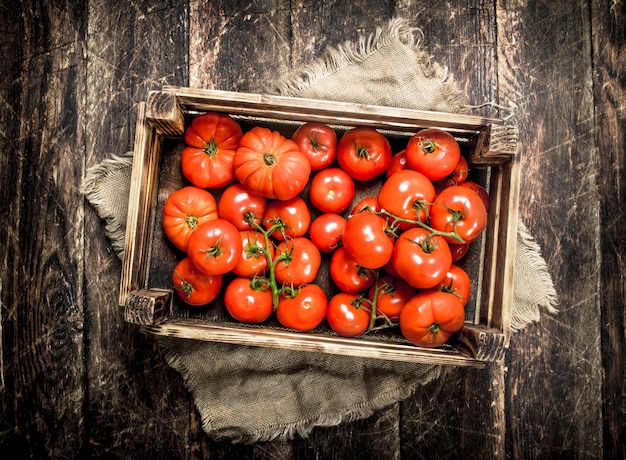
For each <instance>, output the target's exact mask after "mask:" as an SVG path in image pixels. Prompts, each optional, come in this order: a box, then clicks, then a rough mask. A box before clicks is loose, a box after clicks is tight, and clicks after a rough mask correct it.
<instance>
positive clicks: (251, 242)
mask: <svg viewBox="0 0 626 460" xmlns="http://www.w3.org/2000/svg"><path fill="white" fill-rule="evenodd" d="M239 235H240V236H241V249H242V250H241V258H240V259H239V262H238V263H237V265H236V266H235V268H233V273H234V274H236V275H239V276H242V277H244V278H250V277H252V276H255V275H260V274H262V273H263V272H265V270H266V269H267V253H269V255H270V259H273V257H274V247H273V246H272V245H269V247H267V248H266V247H265V239H264V238H263V235H262V234H260V233H258V232H255V231H254V230H243V231H240V232H239Z"/></svg>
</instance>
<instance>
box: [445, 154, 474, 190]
mask: <svg viewBox="0 0 626 460" xmlns="http://www.w3.org/2000/svg"><path fill="white" fill-rule="evenodd" d="M468 175H469V165H468V164H467V160H466V159H465V157H464V156H463V155H461V156H459V161H458V163H457V164H456V166H455V167H454V169H453V170H452V172H451V173H450V175H449V176H448V177H446V178H445V179H444V182H443V187H450V186H451V185H461V184H462V183H463V182H465V181H466V180H467V176H468Z"/></svg>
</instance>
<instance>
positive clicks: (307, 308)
mask: <svg viewBox="0 0 626 460" xmlns="http://www.w3.org/2000/svg"><path fill="white" fill-rule="evenodd" d="M327 309H328V299H327V297H326V294H325V293H324V291H323V290H322V288H321V287H319V286H318V285H317V284H307V285H304V286H301V287H299V288H296V289H294V290H292V291H291V292H284V293H283V294H281V296H280V299H279V301H278V307H277V308H276V318H277V319H278V322H279V323H280V324H282V325H283V326H284V327H287V328H290V329H295V330H297V331H310V330H311V329H315V328H316V327H317V326H319V325H320V323H321V322H322V321H323V320H324V318H325V317H326V310H327Z"/></svg>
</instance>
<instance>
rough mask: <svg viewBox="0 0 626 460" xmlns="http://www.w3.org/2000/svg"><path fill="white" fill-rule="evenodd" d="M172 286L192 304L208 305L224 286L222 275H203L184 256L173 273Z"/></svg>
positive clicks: (182, 297)
mask: <svg viewBox="0 0 626 460" xmlns="http://www.w3.org/2000/svg"><path fill="white" fill-rule="evenodd" d="M172 286H173V287H174V290H175V291H176V294H178V297H180V299H181V300H182V301H183V302H185V303H187V304H189V305H192V306H201V305H206V304H208V303H210V302H212V301H213V300H215V298H216V297H217V295H218V294H219V292H220V289H221V287H222V276H221V275H203V274H202V273H200V272H199V271H198V270H196V268H195V267H194V266H193V264H192V263H191V260H189V257H184V258H183V259H181V260H180V262H178V263H177V264H176V267H175V268H174V272H173V273H172Z"/></svg>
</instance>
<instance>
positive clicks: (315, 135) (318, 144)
mask: <svg viewBox="0 0 626 460" xmlns="http://www.w3.org/2000/svg"><path fill="white" fill-rule="evenodd" d="M307 137H308V139H309V143H310V144H311V148H312V149H313V150H315V151H316V152H320V151H321V152H326V151H327V150H328V146H327V145H326V144H324V143H323V142H322V141H320V132H319V131H318V130H315V131H314V132H311V134H309V135H308V136H307Z"/></svg>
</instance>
